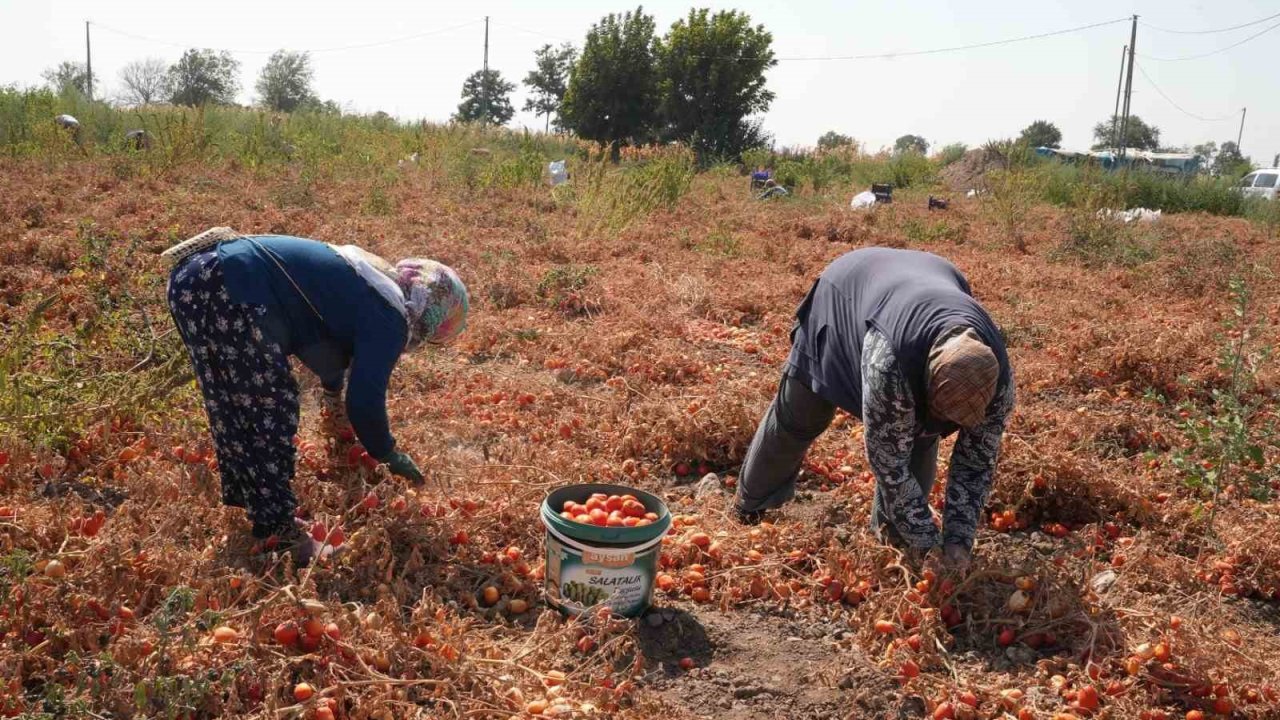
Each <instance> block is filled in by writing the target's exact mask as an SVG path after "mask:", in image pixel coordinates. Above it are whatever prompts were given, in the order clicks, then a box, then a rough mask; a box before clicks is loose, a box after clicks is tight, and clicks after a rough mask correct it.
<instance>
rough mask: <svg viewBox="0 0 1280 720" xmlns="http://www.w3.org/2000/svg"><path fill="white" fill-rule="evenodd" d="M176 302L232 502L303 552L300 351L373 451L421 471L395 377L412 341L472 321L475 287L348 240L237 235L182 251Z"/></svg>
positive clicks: (396, 469)
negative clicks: (396, 428)
mask: <svg viewBox="0 0 1280 720" xmlns="http://www.w3.org/2000/svg"><path fill="white" fill-rule="evenodd" d="M168 300H169V310H170V312H171V314H172V315H173V320H174V323H175V325H176V326H177V328H178V332H179V333H180V334H181V335H182V339H183V342H184V343H185V344H186V346H187V350H188V352H189V354H190V356H191V362H192V365H193V366H194V368H195V372H196V380H197V381H198V383H199V385H200V390H201V393H202V394H203V395H204V404H205V410H206V412H207V413H208V416H209V430H210V433H211V434H212V435H213V440H214V446H215V450H216V453H217V458H218V469H219V474H220V475H221V478H222V501H223V503H224V504H226V505H230V506H233V507H241V508H244V509H245V511H246V513H247V515H248V518H249V521H250V522H251V523H252V526H253V536H254V537H255V538H258V539H265V538H268V537H272V536H274V537H276V538H277V539H279V540H281V541H283V542H284V543H285V544H286V545H288V546H290V547H292V548H294V549H295V555H297V554H298V549H299V548H304V549H305V547H306V543H299V542H298V540H300V539H301V535H302V534H301V533H300V532H299V531H298V528H297V526H296V523H295V522H294V520H293V516H294V510H295V509H296V507H297V499H296V498H295V497H294V494H293V489H292V487H291V481H292V479H293V474H294V458H295V451H294V446H293V438H294V435H295V434H296V433H297V430H298V404H299V403H298V384H297V381H296V380H295V379H294V377H293V373H292V371H291V369H290V367H289V360H288V358H289V356H290V355H293V356H296V357H297V358H298V359H299V360H300V361H301V362H302V363H303V364H304V365H305V366H307V367H308V368H309V369H311V370H312V371H313V372H315V373H316V375H318V376H319V378H320V381H321V384H322V385H323V387H324V389H325V396H326V398H328V399H329V402H328V403H327V404H329V405H330V408H329V409H330V410H331V411H333V412H334V413H336V414H341V415H345V416H347V417H349V418H350V423H351V426H352V429H353V430H354V433H355V435H356V437H358V438H359V440H360V442H361V443H362V444H363V445H364V447H365V449H366V450H367V451H368V452H369V454H370V455H372V456H373V457H374V458H376V459H377V460H379V461H380V462H385V463H387V465H388V466H389V468H390V469H391V471H392V472H393V473H395V474H397V475H401V476H403V477H407V478H409V479H411V480H413V481H415V482H421V480H422V474H421V473H420V472H419V470H418V468H417V466H416V465H415V464H414V462H413V460H412V459H410V458H409V456H408V455H407V454H405V453H404V452H402V451H400V450H398V449H396V446H395V445H396V444H395V439H394V438H393V437H392V436H391V433H390V429H389V423H388V421H387V414H386V393H387V383H388V381H389V380H390V376H391V371H392V370H393V369H394V367H395V365H396V362H397V361H398V360H399V357H400V355H401V353H402V352H403V351H404V350H405V349H407V348H412V347H417V346H419V345H420V344H421V343H429V344H441V343H445V342H448V341H449V340H451V339H452V338H454V337H455V336H456V335H457V334H458V333H459V332H461V331H462V329H463V328H464V327H465V324H466V314H467V309H468V298H467V291H466V287H465V286H464V285H463V284H462V281H461V280H460V279H458V276H457V274H456V273H454V272H453V270H451V269H450V268H448V267H446V266H444V265H441V264H439V263H436V262H434V261H431V260H423V259H409V260H404V261H401V262H400V263H399V264H398V265H396V266H394V267H393V266H391V265H390V264H388V263H386V262H385V261H384V260H382V259H381V258H379V257H377V256H376V255H372V254H370V253H367V252H364V251H363V250H360V249H359V248H356V247H354V246H350V245H347V246H342V247H335V246H332V245H327V244H325V243H320V242H316V241H314V240H306V239H302V238H292V237H285V236H257V237H239V236H233V237H229V238H227V239H226V240H224V241H221V242H219V243H218V244H216V245H215V246H213V247H208V248H205V249H202V250H198V251H196V252H192V253H190V254H187V255H185V256H184V257H182V258H181V259H180V260H179V261H178V262H177V263H176V265H175V267H174V269H173V272H172V274H171V276H170V280H169V290H168ZM344 386H345V389H346V401H345V403H341V402H337V400H338V399H340V398H341V396H342V392H343V389H344ZM299 559H302V560H305V559H307V556H306V554H305V553H304V554H303V556H301V557H300V558H299Z"/></svg>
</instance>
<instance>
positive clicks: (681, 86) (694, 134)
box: [656, 8, 778, 159]
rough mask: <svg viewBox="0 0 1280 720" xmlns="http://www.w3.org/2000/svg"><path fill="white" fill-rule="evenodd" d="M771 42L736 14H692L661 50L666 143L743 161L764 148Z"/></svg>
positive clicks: (661, 107)
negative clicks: (759, 119) (761, 120)
mask: <svg viewBox="0 0 1280 720" xmlns="http://www.w3.org/2000/svg"><path fill="white" fill-rule="evenodd" d="M772 44H773V36H772V35H771V34H770V33H769V32H768V31H766V30H765V29H764V26H763V25H755V26H752V24H751V16H750V15H747V14H746V13H742V12H738V11H736V10H722V11H720V12H717V13H715V14H714V15H712V14H711V11H710V10H707V9H705V8H701V9H691V10H690V11H689V14H688V16H686V17H685V18H684V19H682V20H678V21H676V22H675V23H674V24H672V26H671V29H670V30H668V31H667V34H666V37H664V38H663V39H662V40H661V41H660V42H659V43H658V49H657V53H656V57H657V67H658V77H659V78H660V79H659V84H658V95H659V98H660V101H659V115H660V117H661V122H662V136H663V138H664V139H667V140H679V141H682V142H685V143H687V144H688V145H689V146H690V147H692V148H693V149H694V150H695V151H696V152H697V153H698V154H699V155H700V156H703V157H716V158H726V159H728V158H737V157H738V155H739V154H740V153H741V152H742V151H743V150H746V149H748V148H751V147H756V146H758V145H760V144H761V142H762V141H763V139H764V137H763V134H762V133H761V132H760V128H759V124H758V123H753V122H751V121H749V120H748V118H749V117H750V116H752V115H757V114H759V113H763V112H765V111H766V110H768V109H769V104H770V103H772V102H773V98H774V94H773V92H772V91H770V90H769V89H768V88H766V87H765V76H764V74H765V71H766V70H768V69H769V68H771V67H773V66H774V65H777V64H778V61H777V60H775V59H774V56H773V50H772V48H771V47H770V46H771V45H772Z"/></svg>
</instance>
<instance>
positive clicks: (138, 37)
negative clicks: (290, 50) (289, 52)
mask: <svg viewBox="0 0 1280 720" xmlns="http://www.w3.org/2000/svg"><path fill="white" fill-rule="evenodd" d="M479 22H481V21H480V20H478V19H477V20H468V21H467V22H465V23H462V24H459V25H452V26H450V27H445V28H438V29H436V30H428V31H426V32H420V33H415V34H413V35H404V36H402V37H396V38H390V39H387V40H376V41H373V42H367V43H358V44H355V45H339V46H337V47H325V48H315V49H311V50H303V51H302V52H308V53H312V54H317V53H329V52H340V51H343V50H360V49H363V48H371V47H379V46H382V45H393V44H395V43H402V42H408V41H409V40H417V39H419V38H424V37H429V36H431V35H440V34H442V33H447V32H452V31H454V30H460V29H462V28H465V27H469V26H471V25H475V24H476V23H479ZM93 25H94V26H95V27H99V28H102V29H103V30H108V31H110V32H113V33H116V34H117V35H123V36H124V37H127V38H132V39H134V40H141V41H142V42H150V43H156V44H158V45H168V46H170V47H176V48H183V49H186V48H190V47H194V46H193V45H190V44H184V43H176V42H173V41H170V40H161V39H159V38H152V37H146V36H144V35H137V34H135V33H131V32H128V31H126V30H120V29H119V28H114V27H111V26H110V25H103V24H102V23H100V22H94V23H93ZM219 49H223V48H219ZM226 52H229V53H231V54H232V55H270V54H272V53H274V52H276V50H244V49H238V50H237V49H229V50H226Z"/></svg>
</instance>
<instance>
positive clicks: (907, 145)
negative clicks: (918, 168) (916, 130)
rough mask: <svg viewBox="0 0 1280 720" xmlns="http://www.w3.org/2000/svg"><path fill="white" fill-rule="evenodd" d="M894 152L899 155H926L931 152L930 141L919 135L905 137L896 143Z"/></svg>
mask: <svg viewBox="0 0 1280 720" xmlns="http://www.w3.org/2000/svg"><path fill="white" fill-rule="evenodd" d="M893 151H894V152H896V153H898V154H899V155H905V154H907V153H915V154H917V155H924V154H926V153H928V152H929V141H928V140H925V139H924V138H923V137H921V136H919V135H903V136H902V137H900V138H898V139H897V140H896V141H894V143H893Z"/></svg>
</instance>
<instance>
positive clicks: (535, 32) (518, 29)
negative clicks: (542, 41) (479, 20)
mask: <svg viewBox="0 0 1280 720" xmlns="http://www.w3.org/2000/svg"><path fill="white" fill-rule="evenodd" d="M492 22H493V24H494V25H497V26H498V27H504V28H507V29H509V30H515V31H516V32H522V33H525V34H528V35H538V36H540V37H544V38H547V39H548V40H555V41H556V42H562V43H572V42H573V41H572V40H567V39H565V38H562V37H559V36H557V35H549V34H547V33H544V32H542V31H541V30H530V29H529V28H522V27H518V26H516V25H508V24H507V23H502V22H498V21H497V20H494V21H492Z"/></svg>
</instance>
